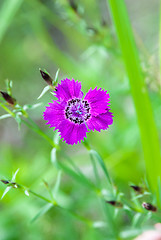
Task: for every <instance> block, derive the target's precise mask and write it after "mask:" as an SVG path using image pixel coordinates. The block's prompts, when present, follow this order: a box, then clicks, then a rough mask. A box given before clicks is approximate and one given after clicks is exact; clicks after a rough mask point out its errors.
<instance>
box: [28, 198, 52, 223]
mask: <svg viewBox="0 0 161 240" xmlns="http://www.w3.org/2000/svg"><path fill="white" fill-rule="evenodd" d="M52 207H53V204H52V203H48V204H46V205H45V206H44V207H43V208H42V209H41V210H40V211H39V212H38V213H37V214H36V216H35V217H33V218H32V220H31V223H33V222H35V221H36V220H37V219H38V218H40V217H42V216H43V215H44V214H45V213H46V212H48V211H49V210H50V209H51V208H52Z"/></svg>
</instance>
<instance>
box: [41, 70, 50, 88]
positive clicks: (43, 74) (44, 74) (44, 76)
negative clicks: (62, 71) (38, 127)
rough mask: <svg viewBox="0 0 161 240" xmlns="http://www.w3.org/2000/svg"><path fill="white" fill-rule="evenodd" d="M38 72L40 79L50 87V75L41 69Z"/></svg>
mask: <svg viewBox="0 0 161 240" xmlns="http://www.w3.org/2000/svg"><path fill="white" fill-rule="evenodd" d="M39 70H40V73H41V76H42V78H43V79H44V80H45V82H46V83H47V84H48V85H52V81H53V79H52V78H51V77H50V75H49V74H48V73H46V72H44V71H42V70H41V69H39Z"/></svg>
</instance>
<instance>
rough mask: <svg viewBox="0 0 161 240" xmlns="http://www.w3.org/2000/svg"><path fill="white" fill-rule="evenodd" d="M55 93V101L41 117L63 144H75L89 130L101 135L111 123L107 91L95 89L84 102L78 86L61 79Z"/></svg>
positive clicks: (74, 82) (73, 82) (77, 83)
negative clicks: (58, 134) (55, 131)
mask: <svg viewBox="0 0 161 240" xmlns="http://www.w3.org/2000/svg"><path fill="white" fill-rule="evenodd" d="M54 93H55V97H56V100H53V102H52V103H49V106H47V107H46V110H45V112H44V115H43V116H44V120H46V121H47V123H46V124H49V125H50V127H54V128H55V130H58V131H59V133H60V136H61V138H62V139H63V140H64V141H66V143H68V144H72V145H73V144H77V143H78V142H81V140H83V139H84V137H86V134H87V132H89V131H90V130H93V131H94V130H96V131H99V132H100V131H101V129H102V130H106V129H107V128H108V127H109V125H111V124H112V123H113V115H112V113H111V112H110V107H109V101H110V100H109V98H110V96H109V94H108V93H107V91H105V90H103V89H101V88H100V89H97V87H96V88H95V89H93V90H92V89H90V90H89V91H88V93H87V94H86V95H85V97H84V98H83V92H82V91H81V83H80V82H78V81H75V80H74V79H72V80H70V79H64V80H62V81H61V84H58V86H57V87H56V89H55V91H54Z"/></svg>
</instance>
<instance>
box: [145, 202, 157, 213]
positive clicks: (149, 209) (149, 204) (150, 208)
mask: <svg viewBox="0 0 161 240" xmlns="http://www.w3.org/2000/svg"><path fill="white" fill-rule="evenodd" d="M142 207H143V208H145V209H146V210H148V211H152V212H156V211H157V208H156V207H155V206H153V205H152V204H151V203H146V202H143V203H142Z"/></svg>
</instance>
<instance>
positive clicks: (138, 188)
mask: <svg viewBox="0 0 161 240" xmlns="http://www.w3.org/2000/svg"><path fill="white" fill-rule="evenodd" d="M130 187H131V188H132V189H133V190H134V191H135V192H137V193H143V188H142V187H139V186H136V185H130Z"/></svg>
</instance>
